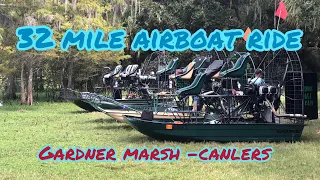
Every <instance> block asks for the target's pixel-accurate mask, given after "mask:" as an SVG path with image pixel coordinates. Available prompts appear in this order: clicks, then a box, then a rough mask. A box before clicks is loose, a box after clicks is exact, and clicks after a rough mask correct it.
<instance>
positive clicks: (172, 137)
mask: <svg viewBox="0 0 320 180" xmlns="http://www.w3.org/2000/svg"><path fill="white" fill-rule="evenodd" d="M124 118H125V120H126V121H128V123H129V124H130V125H131V126H132V127H133V128H135V129H136V130H138V131H139V132H141V133H142V134H145V135H147V136H149V137H152V138H154V139H157V140H169V141H216V142H252V141H267V142H295V141H300V138H301V134H302V131H303V128H304V125H303V124H271V123H270V124H269V123H261V124H173V123H172V122H171V123H169V122H165V121H162V120H158V121H147V120H141V118H136V117H131V116H125V117H124ZM168 126H169V128H168Z"/></svg>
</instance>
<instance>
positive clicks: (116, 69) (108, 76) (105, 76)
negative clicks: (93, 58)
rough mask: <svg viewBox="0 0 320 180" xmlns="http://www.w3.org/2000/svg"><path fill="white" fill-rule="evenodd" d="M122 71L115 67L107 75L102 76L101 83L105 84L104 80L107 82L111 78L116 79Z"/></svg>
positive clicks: (119, 67)
mask: <svg viewBox="0 0 320 180" xmlns="http://www.w3.org/2000/svg"><path fill="white" fill-rule="evenodd" d="M121 70H122V66H121V65H117V66H116V68H115V69H114V70H113V71H112V72H111V73H109V74H106V75H104V76H103V83H104V84H106V83H107V82H106V80H109V79H110V78H112V77H116V76H117V75H118V74H119V73H120V72H121Z"/></svg>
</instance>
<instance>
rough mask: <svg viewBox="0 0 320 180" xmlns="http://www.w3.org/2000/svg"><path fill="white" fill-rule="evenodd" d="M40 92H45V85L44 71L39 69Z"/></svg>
mask: <svg viewBox="0 0 320 180" xmlns="http://www.w3.org/2000/svg"><path fill="white" fill-rule="evenodd" d="M39 91H40V92H43V91H44V83H43V69H42V68H40V69H39Z"/></svg>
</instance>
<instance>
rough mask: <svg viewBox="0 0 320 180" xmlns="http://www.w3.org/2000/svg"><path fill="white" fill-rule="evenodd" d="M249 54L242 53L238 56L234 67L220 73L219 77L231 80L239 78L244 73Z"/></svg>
mask: <svg viewBox="0 0 320 180" xmlns="http://www.w3.org/2000/svg"><path fill="white" fill-rule="evenodd" d="M249 55H250V53H244V54H242V55H241V56H240V58H239V59H238V60H237V62H236V63H235V64H234V66H233V67H232V68H230V69H227V70H225V71H220V75H219V77H220V78H222V77H231V78H239V77H241V76H243V75H244V74H245V73H246V68H247V64H248V61H249V58H247V57H248V56H249Z"/></svg>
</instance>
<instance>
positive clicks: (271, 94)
mask: <svg viewBox="0 0 320 180" xmlns="http://www.w3.org/2000/svg"><path fill="white" fill-rule="evenodd" d="M236 54H237V55H238V57H237V58H236V60H235V63H230V62H232V58H227V59H226V60H222V61H219V60H217V61H213V62H212V64H211V65H210V66H208V68H206V70H205V71H199V72H198V74H197V75H196V77H195V78H194V80H193V81H192V83H191V84H190V85H188V86H185V87H182V88H178V89H177V90H176V91H175V93H174V95H173V96H176V97H178V98H177V99H178V100H177V99H176V98H175V99H174V100H175V101H177V102H176V103H177V105H178V107H172V108H168V109H166V110H165V112H161V111H157V109H156V108H155V109H154V110H153V111H149V110H144V111H142V112H141V111H136V113H135V114H134V113H132V114H125V115H123V118H124V120H125V121H126V122H127V123H129V124H130V125H131V126H132V127H133V128H135V129H136V130H138V131H139V132H141V133H143V134H145V135H147V136H150V137H152V138H155V139H159V140H174V141H218V142H229V141H299V140H300V138H301V134H302V131H303V129H304V126H305V124H304V120H305V119H306V118H307V117H306V115H304V97H303V91H304V80H303V72H302V67H301V62H300V59H299V56H298V54H297V53H296V52H289V51H285V50H278V51H275V52H272V51H269V52H266V53H264V54H263V56H262V58H261V59H262V60H261V61H260V62H259V64H258V65H257V66H255V64H254V62H253V60H252V58H251V56H250V53H248V52H245V53H236ZM258 68H259V69H261V70H262V71H263V72H264V74H263V79H264V83H262V84H258V85H257V84H255V83H252V82H250V79H253V78H254V76H255V74H254V72H255V71H256V69H258ZM168 96H170V95H168ZM189 97H197V98H198V100H197V110H196V111H194V110H190V108H189V106H188V105H187V103H186V101H188V100H189V99H190V98H189ZM155 105H157V104H155ZM159 114H160V116H158V115H159Z"/></svg>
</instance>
